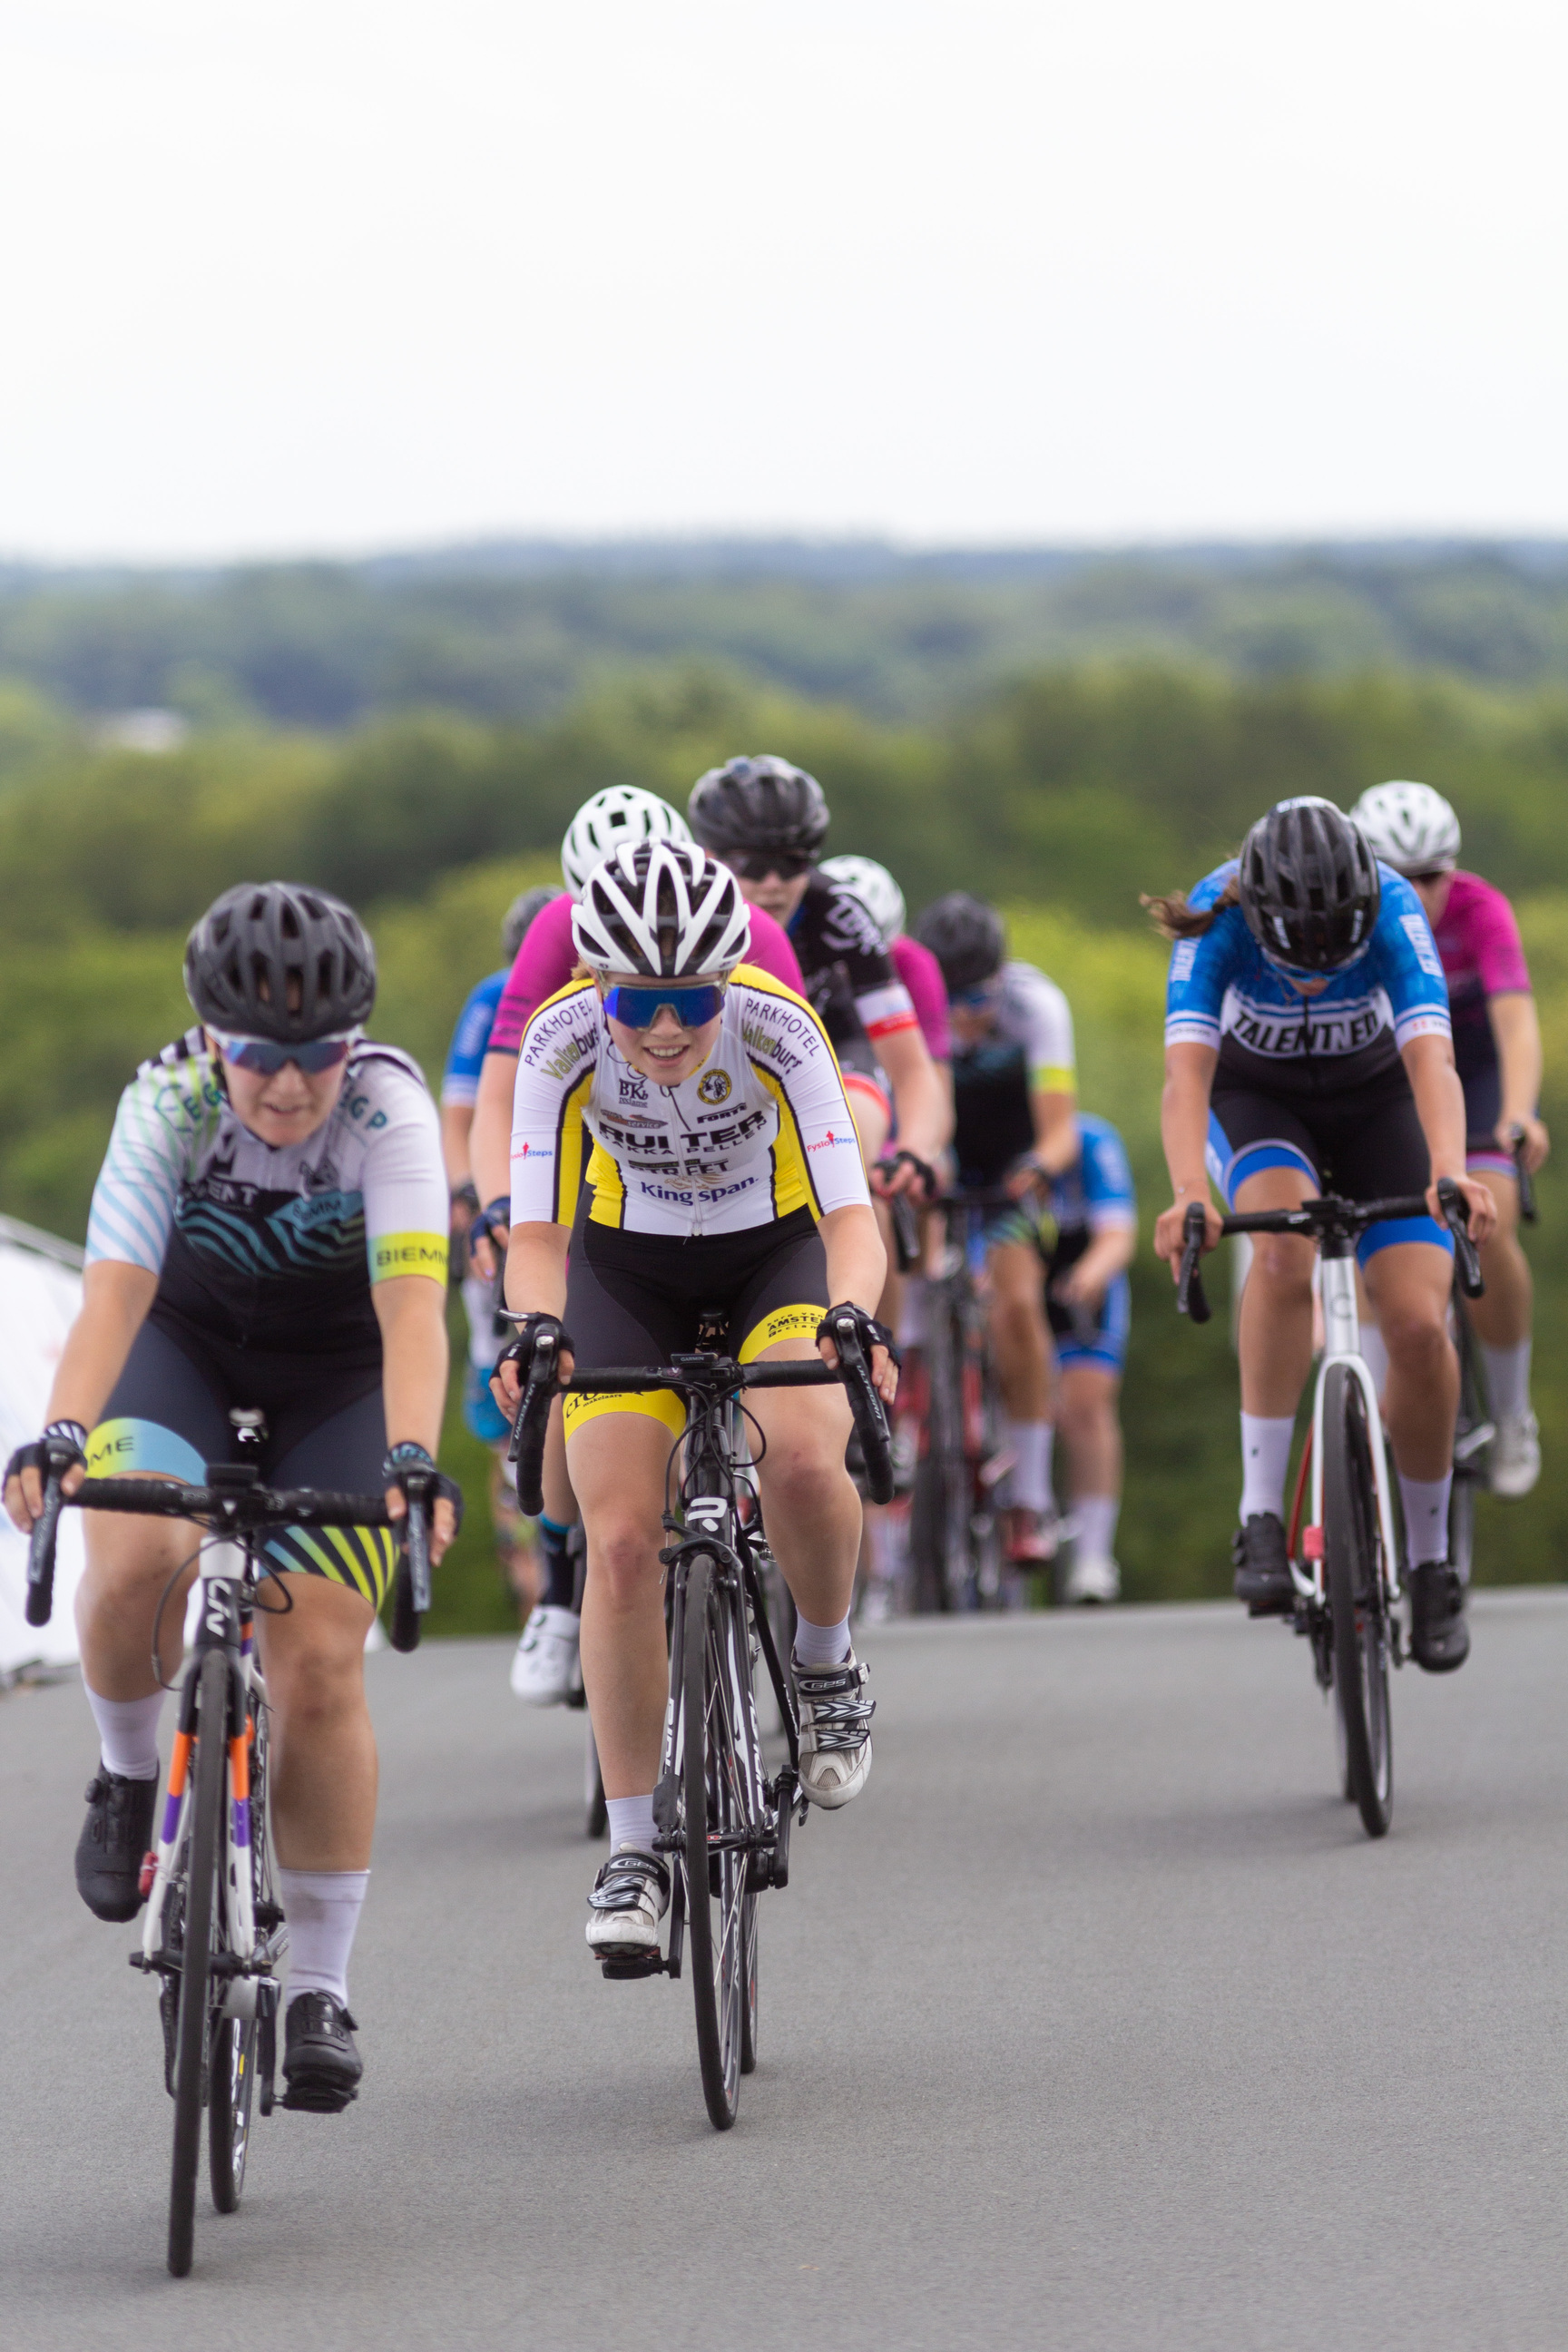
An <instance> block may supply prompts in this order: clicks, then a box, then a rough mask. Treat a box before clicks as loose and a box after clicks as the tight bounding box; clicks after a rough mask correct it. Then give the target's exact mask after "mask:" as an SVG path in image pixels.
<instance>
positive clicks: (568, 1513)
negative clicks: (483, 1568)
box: [468, 784, 801, 1706]
mask: <svg viewBox="0 0 1568 2352" xmlns="http://www.w3.org/2000/svg"><path fill="white" fill-rule="evenodd" d="M689 839H690V835H689V832H688V830H687V825H686V819H685V818H684V817H683V816H682V815H681V814H680V813H679V810H678V809H673V808H671V807H670V805H669V803H668V801H664V800H660V798H659V797H658V793H650V792H646V791H644V789H643V788H642V786H641V785H638V784H611V785H608V786H606V787H605V790H604V791H602V792H597V793H594V794H593V795H592V796H591V797H590V798H589V799H588V800H586V801H584V803H583V805H582V807H581V808H580V809H579V810H578V811H577V814H576V815H575V816H574V818H573V820H572V822H571V824H569V825H568V826H567V828H566V833H565V835H564V837H563V841H562V844H561V877H562V882H563V886H564V887H563V888H562V889H561V890H560V891H559V892H558V893H556V894H554V895H553V896H552V898H551V899H550V902H549V904H548V905H547V906H546V907H544V908H542V910H541V912H540V914H539V916H538V918H537V919H535V920H534V921H533V922H532V923H531V925H530V927H529V929H528V932H527V935H526V936H525V938H524V939H523V940H522V941H521V944H520V947H519V950H518V953H517V955H516V957H515V958H514V960H513V962H512V967H511V971H510V973H509V974H508V976H507V979H506V982H505V985H504V986H503V988H502V989H501V991H500V997H499V999H498V1001H497V1004H496V1010H495V1015H494V1018H493V1020H492V1022H491V1024H490V1027H489V1034H488V1035H487V1037H486V1040H485V1047H484V1053H483V1055H482V1058H481V1061H480V1066H479V1080H478V1084H477V1087H476V1089H475V1101H474V1117H473V1124H472V1128H471V1130H470V1134H469V1139H468V1148H469V1154H470V1159H471V1163H472V1168H473V1174H474V1181H475V1184H476V1187H477V1193H478V1198H479V1201H480V1202H483V1203H484V1204H485V1205H484V1206H483V1208H482V1209H481V1210H480V1211H479V1214H478V1215H477V1216H476V1217H475V1218H474V1220H473V1223H472V1226H471V1229H470V1233H469V1246H470V1251H471V1255H472V1258H473V1263H474V1267H475V1271H476V1273H477V1274H478V1275H479V1276H480V1277H481V1278H484V1279H488V1280H491V1281H497V1280H499V1278H500V1261H501V1257H502V1255H503V1254H504V1252H505V1249H506V1243H507V1233H508V1223H507V1212H508V1185H509V1183H510V1154H511V1126H512V1097H513V1095H514V1093H515V1090H516V1085H517V1068H518V1049H519V1047H520V1045H521V1042H522V1036H523V1033H524V1031H525V1030H526V1028H527V1026H528V1024H529V1023H530V1021H531V1019H532V1018H533V1015H534V1014H535V1013H536V1012H537V1011H538V1010H539V1007H540V1006H541V1005H542V1003H545V1001H546V1000H547V999H548V998H550V997H552V996H554V995H555V994H556V993H557V992H559V991H560V990H561V989H563V988H564V987H565V986H566V985H567V983H568V982H570V980H571V978H572V974H573V970H574V965H575V964H576V961H577V950H576V946H575V944H574V939H573V930H572V925H573V915H574V909H575V908H576V906H577V902H578V900H579V899H580V898H581V897H582V895H583V887H584V883H585V882H586V880H587V878H588V876H589V875H590V874H591V873H592V872H593V870H594V867H595V866H597V865H598V864H599V862H600V860H601V859H602V858H604V857H606V856H610V855H611V854H612V853H613V852H614V851H616V850H617V849H620V848H624V847H626V846H627V845H631V846H633V847H635V846H636V845H637V844H638V843H639V842H643V841H673V842H684V841H689ZM751 953H752V961H754V962H755V963H757V964H758V965H760V966H761V967H762V968H763V970H764V971H769V972H771V973H772V974H773V977H774V978H775V979H778V980H781V981H783V982H784V985H785V987H787V988H795V989H798V988H799V987H800V985H801V971H800V966H799V964H798V963H797V962H796V961H795V952H794V950H793V949H792V948H791V947H790V945H789V942H788V940H786V939H785V938H784V934H783V932H782V931H781V930H780V929H779V928H778V926H777V925H776V924H773V923H770V922H768V921H766V920H765V919H764V920H762V921H760V922H758V923H757V924H756V925H755V926H754V927H753V936H752V946H751ZM543 1502H544V1509H543V1512H542V1516H541V1517H540V1518H539V1520H538V1522H537V1528H538V1536H539V1547H540V1551H541V1554H542V1559H543V1564H544V1584H543V1589H542V1591H541V1593H540V1596H539V1600H538V1602H537V1604H536V1606H535V1607H534V1609H533V1611H532V1612H531V1615H530V1617H529V1620H528V1622H527V1623H526V1625H525V1626H524V1627H523V1630H522V1636H521V1640H520V1642H519V1643H518V1646H517V1651H516V1654H515V1655H514V1656H513V1659H512V1664H511V1686H512V1689H513V1690H514V1691H515V1692H516V1693H517V1696H519V1697H520V1698H521V1699H523V1700H524V1701H526V1702H527V1704H529V1705H530V1706H560V1705H562V1704H563V1702H565V1701H566V1700H568V1699H570V1698H572V1697H574V1696H580V1694H581V1670H580V1667H579V1663H578V1645H577V1644H578V1621H577V1606H576V1604H577V1600H578V1597H579V1595H578V1583H579V1562H578V1559H577V1545H576V1541H575V1539H574V1529H575V1528H576V1525H577V1517H578V1514H577V1505H576V1500H575V1497H574V1495H573V1493H572V1487H571V1483H570V1481H569V1480H568V1478H567V1475H566V1457H565V1453H564V1450H563V1442H562V1424H561V1415H560V1412H559V1410H557V1412H555V1413H554V1414H553V1415H552V1421H551V1428H550V1438H549V1443H548V1445H547V1447H546V1450H545V1457H544V1485H543Z"/></svg>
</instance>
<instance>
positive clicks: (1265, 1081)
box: [1149, 797, 1496, 1674]
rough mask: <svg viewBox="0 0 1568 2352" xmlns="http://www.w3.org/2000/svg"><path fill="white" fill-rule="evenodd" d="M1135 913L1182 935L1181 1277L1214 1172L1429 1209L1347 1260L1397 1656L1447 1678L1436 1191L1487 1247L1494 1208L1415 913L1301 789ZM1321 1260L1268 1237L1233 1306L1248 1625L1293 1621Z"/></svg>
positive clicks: (1453, 1654)
mask: <svg viewBox="0 0 1568 2352" xmlns="http://www.w3.org/2000/svg"><path fill="white" fill-rule="evenodd" d="M1149 904H1150V906H1151V909H1152V913H1153V915H1154V917H1155V919H1156V921H1157V923H1158V924H1159V927H1160V929H1161V930H1162V931H1163V934H1164V936H1165V937H1166V938H1168V939H1169V940H1171V941H1172V943H1173V944H1172V954H1171V965H1170V977H1169V982H1168V984H1167V1001H1166V1025H1165V1088H1164V1097H1163V1114H1162V1131H1163V1140H1164V1148H1165V1158H1166V1161H1167V1164H1168V1166H1169V1169H1170V1172H1171V1182H1172V1186H1173V1202H1172V1205H1171V1207H1170V1208H1168V1209H1167V1210H1165V1211H1164V1212H1163V1214H1162V1215H1161V1217H1160V1219H1159V1221H1158V1223H1157V1224H1156V1227H1155V1248H1156V1250H1157V1252H1158V1254H1159V1255H1161V1256H1162V1257H1163V1258H1165V1259H1167V1260H1168V1261H1169V1262H1170V1264H1171V1266H1172V1270H1173V1274H1174V1273H1175V1272H1176V1271H1177V1270H1178V1268H1179V1265H1180V1261H1181V1259H1182V1256H1183V1254H1184V1246H1185V1244H1184V1232H1185V1223H1186V1216H1187V1212H1188V1209H1189V1207H1191V1206H1192V1205H1193V1204H1194V1203H1201V1204H1202V1206H1203V1209H1204V1213H1205V1244H1206V1246H1208V1247H1211V1248H1212V1247H1213V1246H1214V1244H1215V1243H1216V1242H1217V1241H1218V1239H1219V1235H1220V1227H1221V1220H1220V1216H1219V1213H1218V1212H1217V1211H1216V1210H1215V1207H1214V1205H1213V1203H1212V1202H1211V1201H1210V1200H1209V1197H1208V1183H1209V1179H1210V1177H1211V1176H1212V1178H1213V1180H1214V1183H1215V1190H1216V1191H1217V1192H1219V1193H1220V1195H1221V1196H1222V1198H1223V1199H1224V1200H1225V1201H1226V1204H1227V1206H1228V1207H1230V1208H1231V1209H1232V1210H1233V1211H1238V1212H1242V1213H1253V1212H1277V1211H1290V1210H1295V1209H1299V1208H1300V1207H1301V1206H1302V1205H1303V1204H1304V1203H1305V1202H1310V1201H1311V1200H1313V1199H1315V1198H1316V1197H1317V1196H1318V1195H1319V1194H1320V1193H1323V1192H1328V1191H1330V1190H1331V1191H1332V1192H1335V1193H1337V1194H1338V1195H1340V1196H1342V1197H1343V1198H1344V1199H1347V1200H1349V1201H1350V1202H1369V1201H1378V1200H1382V1199H1384V1198H1387V1197H1390V1196H1400V1197H1405V1198H1409V1197H1411V1196H1414V1195H1416V1194H1422V1195H1425V1197H1426V1202H1427V1213H1426V1215H1424V1216H1420V1217H1414V1216H1412V1217H1408V1218H1404V1219H1394V1220H1387V1219H1385V1220H1382V1221H1379V1222H1377V1223H1372V1224H1370V1225H1369V1226H1367V1228H1366V1229H1365V1230H1364V1231H1363V1232H1362V1233H1361V1234H1360V1235H1359V1237H1358V1238H1357V1241H1356V1244H1355V1250H1356V1256H1357V1258H1358V1260H1359V1263H1360V1265H1361V1269H1362V1273H1363V1279H1364V1281H1365V1285H1366V1289H1367V1292H1368V1294H1369V1296H1370V1297H1371V1300H1372V1304H1373V1308H1374V1310H1375V1311H1376V1313H1377V1316H1378V1318H1379V1321H1380V1324H1381V1326H1382V1329H1383V1333H1384V1341H1385V1344H1386V1347H1387V1349H1388V1356H1389V1373H1388V1383H1387V1391H1386V1414H1387V1424H1388V1432H1389V1437H1390V1441H1391V1444H1392V1447H1393V1452H1394V1462H1395V1465H1396V1468H1397V1471H1398V1486H1399V1492H1400V1498H1401V1504H1402V1507H1403V1516H1404V1524H1405V1552H1406V1558H1405V1570H1404V1574H1405V1584H1406V1587H1407V1590H1408V1592H1409V1596H1410V1607H1411V1649H1412V1653H1413V1654H1414V1656H1415V1659H1416V1661H1417V1663H1418V1664H1421V1665H1422V1666H1424V1667H1425V1668H1426V1670H1427V1671H1428V1672H1429V1673H1434V1674H1445V1673H1451V1672H1452V1671H1453V1670H1454V1669H1455V1668H1457V1667H1458V1666H1460V1665H1462V1664H1464V1661H1465V1659H1466V1657H1467V1656H1468V1652H1469V1629H1468V1624H1467V1622H1466V1619H1465V1615H1464V1605H1465V1593H1464V1589H1463V1586H1462V1584H1461V1581H1460V1579H1459V1577H1458V1574H1457V1573H1456V1572H1455V1570H1453V1568H1452V1567H1451V1566H1450V1564H1449V1562H1448V1559H1447V1520H1448V1500H1449V1487H1450V1484H1451V1477H1452V1447H1453V1433H1454V1419H1455V1411H1456V1406H1457V1402H1458V1364H1457V1360H1456V1358H1455V1354H1454V1348H1453V1343H1452V1341H1451V1339H1449V1336H1448V1330H1447V1318H1448V1300H1449V1290H1450V1284H1451V1278H1452V1268H1453V1243H1452V1240H1451V1238H1450V1235H1449V1232H1448V1229H1447V1222H1446V1214H1445V1213H1444V1212H1443V1210H1442V1208H1441V1205H1440V1203H1439V1201H1438V1196H1437V1190H1436V1187H1437V1184H1438V1182H1439V1181H1441V1180H1444V1179H1447V1180H1449V1181H1451V1183H1452V1184H1453V1185H1454V1186H1455V1188H1456V1191H1457V1195H1458V1198H1459V1199H1460V1200H1461V1201H1462V1202H1463V1204H1464V1207H1465V1210H1466V1212H1467V1213H1468V1223H1469V1229H1470V1233H1471V1235H1472V1236H1473V1238H1474V1240H1475V1242H1476V1243H1477V1244H1479V1245H1482V1246H1484V1244H1485V1243H1486V1242H1487V1241H1488V1239H1489V1237H1490V1234H1491V1232H1492V1230H1493V1226H1494V1223H1495V1218H1496V1213H1495V1210H1494V1208H1493V1205H1492V1198H1491V1195H1490V1193H1489V1192H1488V1191H1487V1190H1486V1188H1485V1186H1484V1185H1482V1184H1480V1183H1479V1181H1477V1180H1476V1179H1475V1178H1474V1177H1473V1176H1471V1175H1470V1174H1468V1172H1467V1170H1466V1164H1465V1163H1466V1152H1465V1109H1464V1096H1463V1092H1462V1089H1461V1087H1460V1085H1459V1081H1458V1076H1457V1074H1456V1072H1455V1068H1454V1054H1453V1045H1452V1042H1451V1037H1450V1030H1449V1020H1448V998H1447V987H1446V984H1445V982H1444V978H1443V969H1442V965H1441V963H1440V961H1438V956H1437V950H1436V945H1435V944H1434V942H1433V939H1432V933H1431V929H1430V928H1429V926H1428V924H1427V921H1426V915H1425V913H1424V912H1423V910H1422V908H1421V903H1420V900H1419V899H1418V898H1417V897H1416V895H1415V891H1414V890H1413V889H1412V887H1411V886H1410V884H1409V883H1408V882H1406V881H1405V879H1404V878H1403V877H1401V876H1399V875H1397V874H1395V873H1394V872H1393V871H1392V869H1391V868H1389V867H1387V866H1380V865H1379V863H1378V861H1377V859H1376V858H1375V857H1374V856H1373V853H1372V850H1371V848H1370V847H1369V846H1368V844H1367V842H1366V839H1365V837H1364V835H1363V834H1362V833H1361V831H1360V830H1359V828H1358V827H1357V826H1355V825H1353V824H1352V823H1351V821H1350V819H1349V818H1348V817H1346V816H1344V815H1343V814H1342V813H1341V811H1340V810H1339V809H1337V808H1336V807H1334V806H1333V804H1332V803H1331V802H1329V801H1325V800H1321V799H1316V798H1310V797H1306V798H1300V799H1294V800H1286V801H1281V802H1279V803H1277V804H1276V806H1274V807H1273V808H1271V809H1270V810H1269V811H1268V813H1267V814H1266V815H1264V816H1262V817H1260V818H1259V819H1258V823H1257V824H1254V825H1253V827H1252V829H1251V831H1250V832H1249V833H1248V834H1247V838H1246V840H1245V841H1244V842H1243V844H1242V846H1241V852H1240V855H1239V856H1238V857H1237V858H1231V859H1227V860H1226V863H1225V864H1224V865H1222V866H1217V867H1216V868H1215V871H1214V872H1213V873H1211V874H1209V875H1207V876H1206V877H1205V879H1204V880H1203V881H1202V882H1200V883H1199V885H1198V886H1197V887H1196V888H1195V889H1194V890H1193V891H1192V892H1191V894H1190V895H1187V894H1182V893H1177V894H1175V895H1173V896H1171V897H1167V898H1154V899H1152V900H1151V901H1150V902H1149ZM1312 1265H1313V1243H1312V1239H1311V1237H1310V1234H1305V1233H1300V1234H1299V1233H1296V1232H1287V1233H1276V1234H1260V1235H1259V1236H1258V1244H1257V1247H1256V1249H1255V1253H1254V1256H1253V1260H1252V1265H1251V1269H1250V1271H1249V1273H1248V1275H1247V1283H1246V1286H1245V1288H1244V1290H1243V1292H1242V1297H1241V1307H1240V1316H1239V1324H1238V1348H1239V1353H1240V1359H1241V1408H1242V1412H1241V1445H1242V1472H1243V1483H1242V1496H1241V1506H1240V1512H1239V1518H1240V1526H1239V1528H1238V1530H1237V1538H1236V1545H1235V1559H1236V1591H1237V1598H1238V1599H1239V1600H1242V1601H1246V1603H1247V1608H1248V1610H1249V1612H1250V1613H1251V1614H1253V1615H1254V1616H1268V1615H1280V1616H1289V1615H1290V1614H1292V1613H1293V1612H1294V1608H1295V1599H1296V1593H1295V1585H1294V1581H1293V1579H1292V1576H1291V1572H1290V1564H1289V1558H1288V1554H1287V1542H1286V1528H1285V1523H1284V1489H1285V1479H1286V1475H1287V1471H1288V1468H1289V1454H1290V1446H1291V1439H1292V1433H1293V1431H1294V1425H1295V1414H1296V1409H1297V1405H1298V1402H1299V1400H1300V1392H1301V1390H1302V1387H1303V1385H1304V1383H1305V1381H1306V1378H1307V1373H1308V1370H1309V1368H1310V1362H1311V1356H1312Z"/></svg>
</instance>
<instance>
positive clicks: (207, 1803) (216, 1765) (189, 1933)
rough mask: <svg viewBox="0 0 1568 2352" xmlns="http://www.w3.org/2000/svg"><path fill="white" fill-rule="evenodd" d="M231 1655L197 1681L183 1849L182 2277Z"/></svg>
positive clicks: (178, 2207) (176, 2190)
mask: <svg viewBox="0 0 1568 2352" xmlns="http://www.w3.org/2000/svg"><path fill="white" fill-rule="evenodd" d="M227 1768H228V1659H227V1657H226V1655H225V1654H224V1652H223V1651H222V1650H208V1651H207V1652H206V1654H205V1656H204V1657H203V1659H202V1663H201V1668H200V1676H199V1680H198V1682H197V1685H196V1748H195V1760H194V1764H193V1773H194V1801H193V1804H192V1808H191V1812H192V1820H191V1835H190V1842H189V1844H188V1845H187V1847H186V1851H185V1902H184V1942H183V1948H182V1952H181V1958H180V2015H179V2023H178V2025H177V2027H176V2029H175V2033H176V2040H175V2063H174V2163H173V2166H172V2168H171V2171H170V2179H169V2268H170V2270H171V2272H172V2273H174V2277H175V2278H184V2277H185V2276H186V2274H187V2273H188V2272H189V2270H190V2267H191V2255H192V2252H193V2250H194V2247H195V2215H196V2170H197V2168H198V2166H199V2164H200V2162H201V2148H202V2109H203V2107H204V2106H205V2104H206V2097H207V2043H208V2010H209V2006H210V1993H211V1987H212V1981H213V1978H212V1939H213V1928H214V1925H215V1921H216V1916H217V1912H216V1896H217V1893H218V1874H219V1869H220V1867H221V1864H222V1858H223V1843H224V1837H223V1831H224V1822H223V1801H224V1790H225V1787H226V1783H227V1779H228V1769H227Z"/></svg>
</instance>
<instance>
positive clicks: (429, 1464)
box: [381, 1437, 463, 1535]
mask: <svg viewBox="0 0 1568 2352" xmlns="http://www.w3.org/2000/svg"><path fill="white" fill-rule="evenodd" d="M381 1483H382V1485H383V1486H396V1487H399V1488H400V1489H401V1490H402V1494H403V1499H404V1501H405V1503H417V1502H425V1501H427V1502H431V1503H450V1504H451V1506H452V1509H453V1512H454V1514H455V1516H456V1517H457V1522H458V1525H457V1527H456V1528H454V1529H453V1531H452V1532H453V1534H454V1535H456V1534H457V1533H458V1531H459V1530H460V1528H461V1527H462V1524H463V1490H462V1488H461V1487H460V1486H458V1482H457V1480H456V1479H455V1478H448V1477H447V1474H446V1472H445V1471H444V1470H437V1467H436V1465H435V1463H434V1462H433V1461H432V1460H431V1459H430V1456H429V1454H427V1453H426V1450H425V1448H424V1446H422V1445H419V1444H416V1443H415V1441H414V1440H413V1439H412V1438H408V1437H405V1438H403V1439H402V1440H400V1442H399V1443H398V1444H396V1445H389V1446H388V1447H387V1449H386V1459H385V1460H384V1462H383V1464H382V1465H381Z"/></svg>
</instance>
